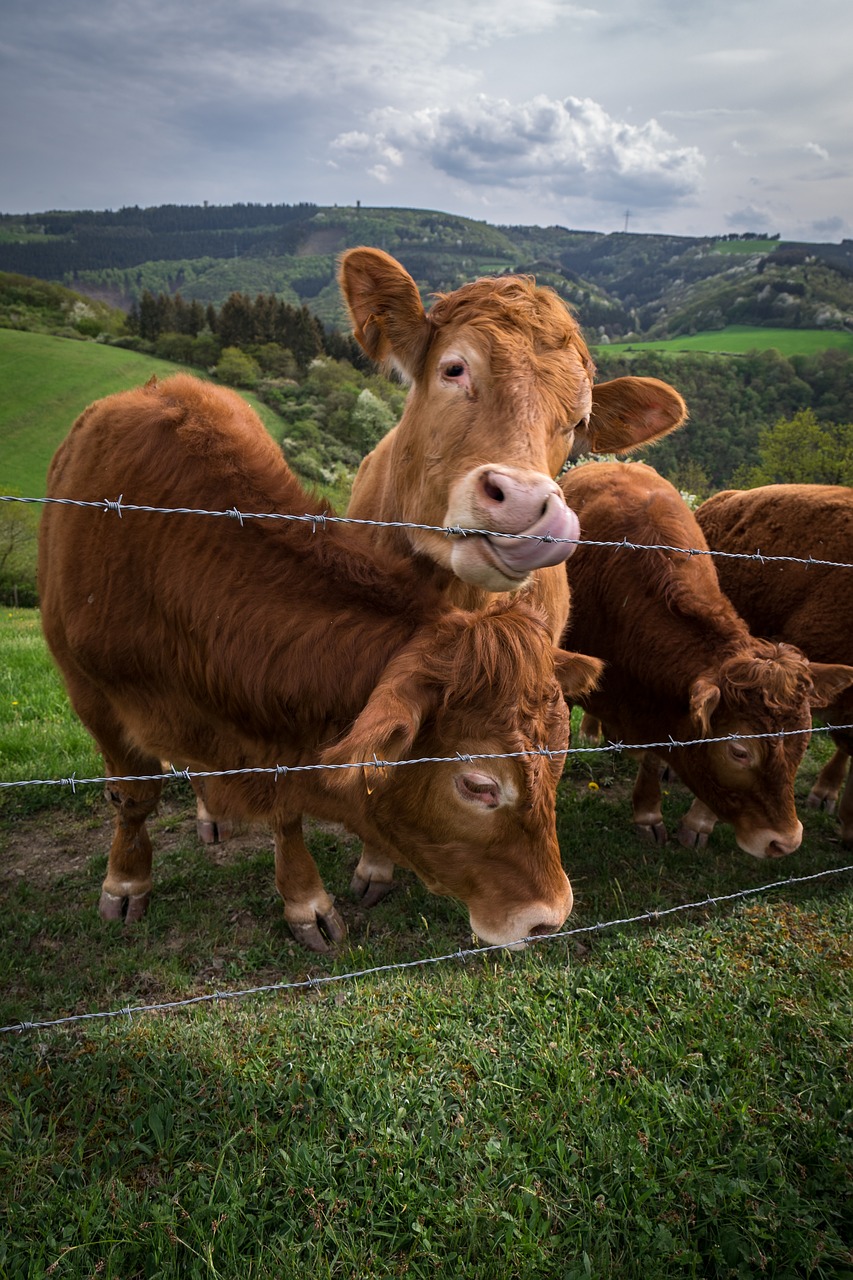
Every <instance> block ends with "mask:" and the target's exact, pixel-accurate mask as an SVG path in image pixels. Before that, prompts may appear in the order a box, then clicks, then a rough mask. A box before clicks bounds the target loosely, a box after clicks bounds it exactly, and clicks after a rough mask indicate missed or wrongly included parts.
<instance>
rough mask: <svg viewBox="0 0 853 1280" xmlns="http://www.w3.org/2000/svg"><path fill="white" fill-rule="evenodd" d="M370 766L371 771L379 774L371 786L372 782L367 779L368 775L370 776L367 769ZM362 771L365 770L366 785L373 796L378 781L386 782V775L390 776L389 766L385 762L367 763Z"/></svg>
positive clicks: (368, 792) (369, 793)
mask: <svg viewBox="0 0 853 1280" xmlns="http://www.w3.org/2000/svg"><path fill="white" fill-rule="evenodd" d="M368 767H369V768H370V772H371V773H372V774H376V775H377V778H376V780H375V781H374V784H373V786H371V785H370V783H369V782H368V781H367V776H368V775H367V770H368ZM362 772H363V774H364V785H365V786H366V787H367V794H368V795H369V796H372V795H373V793H374V791H375V790H376V785H377V783H378V782H384V781H385V779H386V777H387V776H388V769H387V766H386V765H384V764H375V765H370V766H368V765H365V766H364V768H363V770H362Z"/></svg>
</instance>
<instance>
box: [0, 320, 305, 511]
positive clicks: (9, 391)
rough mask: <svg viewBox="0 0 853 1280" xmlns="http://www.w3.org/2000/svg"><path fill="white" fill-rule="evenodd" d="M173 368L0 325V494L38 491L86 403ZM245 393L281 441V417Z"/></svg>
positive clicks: (36, 493) (37, 495)
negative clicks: (0, 389) (0, 327)
mask: <svg viewBox="0 0 853 1280" xmlns="http://www.w3.org/2000/svg"><path fill="white" fill-rule="evenodd" d="M178 372H183V373H186V372H187V369H186V367H185V366H183V365H176V364H171V363H169V362H168V361H166V360H157V359H155V358H154V357H153V356H143V355H139V354H137V353H136V352H133V351H125V350H122V349H121V348H119V347H110V346H106V345H104V344H102V343H99V342H74V341H69V340H68V339H65V338H55V337H50V336H48V335H45V334H39V333H24V332H20V331H18V330H14V329H0V384H2V386H3V396H2V397H0V493H6V494H8V493H10V492H16V493H19V494H20V495H21V496H24V497H31V498H41V497H43V496H44V492H45V477H46V473H47V468H48V464H49V463H50V459H51V458H52V457H53V454H54V452H55V450H56V448H57V446H58V445H59V444H60V443H61V441H62V440H63V439H64V437H65V436H66V435H67V434H68V431H69V430H70V428H71V424H72V423H73V422H74V420H75V418H76V417H77V415H78V414H80V413H82V411H83V410H84V409H85V408H86V406H87V405H88V404H91V403H92V401H93V400H99V399H100V398H101V397H102V396H107V395H112V394H113V392H116V391H126V390H128V388H130V387H137V386H140V385H141V384H142V383H144V382H147V381H148V379H149V378H150V377H151V375H152V374H157V375H158V377H167V376H168V375H169V374H172V373H178ZM246 399H247V400H248V401H249V402H250V403H251V404H252V405H253V406H254V408H255V409H256V410H257V411H258V413H259V414H260V415H261V417H262V419H263V421H264V422H265V424H266V426H267V428H268V429H269V431H270V433H271V434H272V435H273V436H274V437H275V438H276V439H277V440H280V439H281V434H282V423H281V419H280V418H278V416H277V415H276V414H275V413H274V412H273V411H272V410H271V409H268V408H267V407H266V406H265V405H262V404H260V402H259V401H258V400H257V399H256V398H255V397H253V396H251V395H246ZM112 496H114V495H112V494H104V497H112Z"/></svg>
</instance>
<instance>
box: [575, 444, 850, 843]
mask: <svg viewBox="0 0 853 1280" xmlns="http://www.w3.org/2000/svg"><path fill="white" fill-rule="evenodd" d="M563 489H564V492H565V494H566V500H567V501H568V502H570V503H571V504H572V505H573V506H574V507H575V509H576V510H577V512H578V515H579V518H580V521H581V529H582V532H583V538H584V541H582V542H581V544H580V546H579V548H578V551H577V552H576V554H575V555H574V556H573V557H572V559H571V560H570V561H569V564H568V566H567V569H568V574H569V582H570V586H571V592H572V604H573V608H572V616H571V620H570V623H569V626H568V628H567V630H566V632H565V636H564V643H571V644H573V645H574V644H578V645H580V646H582V648H583V649H584V650H585V651H588V652H589V653H593V654H595V655H596V656H597V657H599V658H603V659H604V660H605V669H604V675H603V677H602V679H601V682H600V686H599V688H598V689H597V690H596V691H593V692H591V693H589V694H588V695H586V697H584V698H582V699H581V700H580V701H581V705H582V706H584V708H586V710H587V711H588V712H589V713H590V714H591V716H593V717H595V718H596V719H597V720H598V721H599V722H600V723H601V724H602V725H603V726H604V729H605V731H606V734H607V736H608V738H609V739H610V740H611V741H614V742H617V741H621V742H624V743H627V744H630V743H645V742H668V741H669V740H670V739H673V740H675V741H690V740H695V739H698V738H709V739H713V738H726V739H729V738H730V739H731V740H727V741H721V742H713V741H709V742H708V743H707V744H705V743H702V744H700V745H697V746H686V747H680V746H672V747H664V748H660V749H657V750H656V751H655V752H654V753H652V752H645V753H643V755H642V758H641V765H640V771H639V774H638V777H637V782H636V785H635V789H634V822H635V823H636V825H637V827H638V828H639V829H640V830H641V831H642V832H643V833H644V834H647V835H649V836H650V837H653V838H655V839H657V840H659V841H664V840H665V839H666V829H665V827H664V825H663V821H662V817H661V808H660V762H661V760H663V761H664V762H666V763H669V764H671V765H672V766H673V768H674V769H675V771H676V773H677V774H678V775H679V777H680V778H681V779H682V780H683V781H684V782H685V783H686V784H687V786H688V787H690V789H691V790H692V791H693V793H694V795H695V796H696V797H697V803H695V804H694V805H693V807H692V809H691V811H690V814H688V816H687V818H686V819H685V821H684V823H683V824H682V828H681V830H680V832H679V839H680V840H681V842H682V843H683V844H685V845H690V844H696V843H699V844H704V843H705V842H706V840H707V836H708V833H709V832H710V831H711V830H712V829H713V826H714V823H715V821H716V820H717V819H721V820H723V821H726V822H730V823H732V825H733V826H734V832H735V838H736V839H737V842H738V844H739V845H740V847H741V848H742V849H745V850H746V852H747V853H751V854H753V855H754V856H755V857H757V858H772V857H779V856H781V855H782V854H786V853H791V852H792V851H793V850H794V849H796V848H797V847H798V846H799V844H800V841H801V839H802V824H801V823H800V822H799V820H798V818H797V813H796V807H795V804H794V776H795V774H796V771H797V766H798V765H799V763H800V760H801V759H802V757H803V754H804V752H805V749H806V746H807V743H808V734H807V733H802V732H800V733H798V734H797V736H792V737H786V738H778V739H777V738H752V737H750V736H749V735H758V734H768V733H776V732H778V731H782V730H792V731H801V730H807V729H808V727H809V725H810V723H811V721H810V713H811V708H812V707H813V706H816V705H822V704H823V703H825V702H827V701H828V700H829V699H830V698H831V697H834V696H837V694H838V693H839V692H840V690H841V689H843V688H845V687H847V686H849V685H850V684H851V683H853V667H849V666H840V665H837V664H833V665H826V664H823V663H818V662H811V663H809V662H808V661H807V660H806V658H805V657H804V656H803V655H802V653H800V652H799V650H797V649H795V648H793V647H792V646H791V645H788V644H773V643H770V642H769V641H767V640H763V639H756V638H755V637H754V636H752V635H751V634H750V632H749V630H748V628H747V625H746V623H745V622H744V621H743V619H742V618H741V617H739V615H738V614H737V613H736V612H735V609H734V607H733V605H732V604H731V602H730V601H729V599H728V597H727V596H725V595H724V594H723V592H722V591H721V589H720V586H719V583H718V581H717V576H716V573H715V570H714V564H713V561H712V559H711V558H710V557H709V556H701V555H700V556H686V555H682V554H679V552H678V551H669V550H655V551H632V550H629V549H622V548H613V549H611V548H604V547H596V546H591V545H588V542H587V540H589V541H621V540H622V539H623V538H625V539H627V541H628V542H631V543H635V544H644V545H650V544H651V545H656V546H659V547H663V548H666V547H676V548H677V547H685V548H699V549H707V544H706V543H705V540H704V538H703V537H702V532H701V530H700V528H699V526H698V524H697V522H696V520H695V519H694V517H693V515H692V513H691V512H690V510H689V508H688V507H687V505H686V504H685V503H684V502H683V501H682V499H681V497H680V496H679V494H678V493H677V491H676V490H675V489H674V488H673V487H672V485H671V484H669V482H668V481H666V480H664V479H662V477H661V476H659V475H658V474H657V472H655V471H654V470H653V469H652V468H651V467H648V466H645V465H644V464H642V463H591V464H589V465H586V466H581V467H576V468H574V469H573V470H572V471H571V472H570V473H569V474H568V475H567V476H566V477H565V478H564V480H563Z"/></svg>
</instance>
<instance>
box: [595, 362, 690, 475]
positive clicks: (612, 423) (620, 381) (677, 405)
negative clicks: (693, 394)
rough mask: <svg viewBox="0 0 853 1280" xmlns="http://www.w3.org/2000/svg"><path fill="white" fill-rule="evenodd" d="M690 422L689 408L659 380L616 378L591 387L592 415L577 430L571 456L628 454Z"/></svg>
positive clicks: (671, 388) (674, 391) (673, 390)
mask: <svg viewBox="0 0 853 1280" xmlns="http://www.w3.org/2000/svg"><path fill="white" fill-rule="evenodd" d="M686 419H687V406H686V405H685V403H684V401H683V400H682V398H681V396H680V395H679V394H678V392H677V391H676V390H675V388H674V387H671V386H670V385H669V383H668V382H661V381H660V380H659V379H658V378H613V379H612V381H610V382H597V383H595V385H594V386H593V388H592V412H591V413H590V416H589V422H588V423H587V424H586V426H585V427H584V426H583V425H579V426H577V427H576V428H575V442H574V445H573V446H572V455H573V456H579V455H580V454H582V453H627V452H629V451H630V450H631V449H636V448H638V447H639V446H640V445H641V444H649V443H650V442H651V441H652V440H659V439H660V437H661V436H665V435H666V434H667V433H668V432H670V431H674V430H675V429H676V427H680V426H681V425H682V423H684V422H685V421H686Z"/></svg>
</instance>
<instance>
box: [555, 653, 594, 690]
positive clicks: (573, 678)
mask: <svg viewBox="0 0 853 1280" xmlns="http://www.w3.org/2000/svg"><path fill="white" fill-rule="evenodd" d="M603 671H604V663H603V662H602V661H601V659H600V658H590V657H589V656H588V655H587V654H585V653H572V652H571V651H570V650H568V649H555V650H554V674H555V675H556V677H557V682H558V684H559V686H560V688H561V689H562V690H563V697H564V698H565V699H566V702H574V701H575V700H576V699H577V698H581V697H583V695H584V694H585V693H590V692H591V691H592V690H593V689H594V688H595V687H596V686H597V684H598V682H599V680H600V679H601V676H602V672H603Z"/></svg>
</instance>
